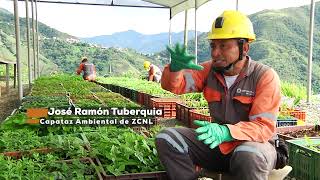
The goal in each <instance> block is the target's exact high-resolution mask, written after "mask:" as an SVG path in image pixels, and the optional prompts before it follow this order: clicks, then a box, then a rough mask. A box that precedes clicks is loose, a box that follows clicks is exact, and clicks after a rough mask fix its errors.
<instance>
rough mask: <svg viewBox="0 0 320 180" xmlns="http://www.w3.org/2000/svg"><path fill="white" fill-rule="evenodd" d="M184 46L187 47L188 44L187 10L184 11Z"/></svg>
mask: <svg viewBox="0 0 320 180" xmlns="http://www.w3.org/2000/svg"><path fill="white" fill-rule="evenodd" d="M184 12H185V14H184V43H183V44H184V46H185V47H187V45H188V23H187V22H188V10H185V11H184Z"/></svg>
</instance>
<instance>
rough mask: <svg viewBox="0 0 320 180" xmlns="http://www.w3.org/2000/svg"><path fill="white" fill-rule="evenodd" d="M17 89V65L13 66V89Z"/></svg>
mask: <svg viewBox="0 0 320 180" xmlns="http://www.w3.org/2000/svg"><path fill="white" fill-rule="evenodd" d="M16 87H17V65H16V64H14V65H13V88H16Z"/></svg>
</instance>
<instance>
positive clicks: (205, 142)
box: [156, 10, 288, 180]
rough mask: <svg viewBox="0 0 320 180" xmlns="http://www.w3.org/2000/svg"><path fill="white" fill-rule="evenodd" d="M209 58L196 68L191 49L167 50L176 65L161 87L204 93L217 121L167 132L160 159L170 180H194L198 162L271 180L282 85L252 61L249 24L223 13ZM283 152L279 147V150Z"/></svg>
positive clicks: (248, 178) (253, 179) (159, 139)
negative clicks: (189, 50)
mask: <svg viewBox="0 0 320 180" xmlns="http://www.w3.org/2000/svg"><path fill="white" fill-rule="evenodd" d="M208 39H209V41H210V47H211V58H212V59H211V60H209V61H206V62H204V63H201V66H200V65H196V64H194V63H193V61H192V60H193V59H194V56H191V55H188V54H187V52H186V49H185V47H180V46H179V45H176V47H175V49H171V48H170V47H168V48H167V49H168V51H169V52H170V54H171V60H172V61H171V63H170V64H169V65H166V67H165V69H164V71H163V77H162V80H161V85H162V87H163V88H164V89H166V90H168V91H171V92H173V93H176V94H183V93H189V92H203V94H204V97H205V99H206V100H207V101H208V106H209V109H210V116H211V117H212V119H213V122H207V121H202V120H195V121H193V122H191V123H194V124H195V125H196V126H198V128H197V129H196V130H194V129H191V128H167V129H164V130H163V131H161V132H160V133H159V134H158V135H157V136H156V146H157V150H158V154H159V158H160V160H161V162H162V164H163V165H164V166H165V169H166V172H167V174H168V176H169V178H170V179H183V180H189V179H196V178H197V176H198V174H197V173H196V171H195V165H198V166H201V167H203V168H205V169H209V170H215V171H220V172H229V173H230V174H231V175H232V176H234V179H238V180H240V179H241V180H267V177H268V174H269V172H270V171H271V170H272V169H274V168H282V167H284V166H285V164H286V162H287V158H288V156H287V154H286V153H287V151H286V150H287V149H286V148H285V147H282V150H283V152H284V151H286V152H284V153H283V154H284V156H282V158H283V159H281V160H282V161H281V160H279V161H277V157H278V156H277V151H276V148H275V135H276V120H277V114H278V110H279V104H280V97H281V96H280V81H279V77H278V75H277V73H276V72H275V71H274V70H273V69H272V68H270V67H268V66H265V65H263V64H261V63H258V62H256V61H254V60H252V59H251V58H250V56H249V55H248V53H249V49H250V48H249V47H250V46H249V43H250V42H252V41H254V40H255V39H256V37H255V34H254V31H253V26H252V23H251V21H250V19H249V18H248V17H247V16H246V15H244V14H242V13H240V12H239V11H233V10H231V11H224V12H223V13H222V14H221V15H220V16H219V17H217V18H216V19H215V21H214V22H213V25H212V30H211V32H210V33H209V34H208ZM277 149H278V148H277Z"/></svg>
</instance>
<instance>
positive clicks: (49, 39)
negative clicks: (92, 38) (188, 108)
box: [0, 9, 160, 80]
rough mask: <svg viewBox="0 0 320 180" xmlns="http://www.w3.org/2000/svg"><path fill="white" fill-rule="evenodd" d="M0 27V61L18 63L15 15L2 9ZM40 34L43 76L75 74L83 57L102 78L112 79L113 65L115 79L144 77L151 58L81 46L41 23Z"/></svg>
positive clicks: (23, 41) (22, 22)
mask: <svg viewBox="0 0 320 180" xmlns="http://www.w3.org/2000/svg"><path fill="white" fill-rule="evenodd" d="M30 21H31V20H30ZM25 23H26V19H25V18H20V28H21V33H20V34H21V44H22V45H21V61H22V69H23V79H24V80H26V79H27V48H26V26H25ZM0 24H1V26H0V59H5V60H9V61H15V52H16V49H15V48H16V47H15V31H14V18H13V15H12V13H10V12H8V11H7V10H4V9H0ZM39 33H40V56H39V57H40V71H41V74H48V73H51V72H56V71H58V72H59V71H61V72H66V73H74V72H75V71H76V68H77V67H78V65H79V63H80V59H81V57H83V56H87V57H88V58H89V60H90V61H91V62H93V63H94V64H95V65H96V69H97V73H98V75H101V76H104V75H110V73H109V65H110V64H111V67H112V75H121V74H128V73H129V74H135V75H140V74H141V73H145V72H144V71H143V66H142V64H143V61H145V60H147V59H148V57H146V56H144V55H142V54H141V53H138V52H136V51H134V50H131V49H117V48H108V49H105V48H101V47H96V46H93V45H90V44H87V43H81V42H79V41H78V38H76V37H73V36H70V35H68V34H66V33H63V32H59V31H57V30H55V29H53V28H50V27H49V26H46V25H45V24H43V23H39ZM31 38H32V35H31ZM31 41H32V39H31ZM31 53H32V50H31ZM158 62H159V61H158ZM155 64H158V65H160V64H159V63H157V62H155ZM11 72H13V71H11ZM1 74H2V75H3V74H4V66H0V75H1Z"/></svg>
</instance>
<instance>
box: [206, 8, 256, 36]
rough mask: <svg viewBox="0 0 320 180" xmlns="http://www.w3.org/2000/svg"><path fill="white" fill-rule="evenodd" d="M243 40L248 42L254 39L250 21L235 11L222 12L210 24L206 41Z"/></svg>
mask: <svg viewBox="0 0 320 180" xmlns="http://www.w3.org/2000/svg"><path fill="white" fill-rule="evenodd" d="M232 38H245V39H248V41H249V42H252V41H254V40H255V39H256V35H255V34H254V31H253V26H252V23H251V21H250V19H249V18H248V17H247V16H246V15H245V14H243V13H241V12H239V11H235V10H228V11H224V12H223V13H222V14H221V15H220V16H219V17H217V18H216V20H215V21H214V22H213V24H212V29H211V32H209V34H208V39H232Z"/></svg>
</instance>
